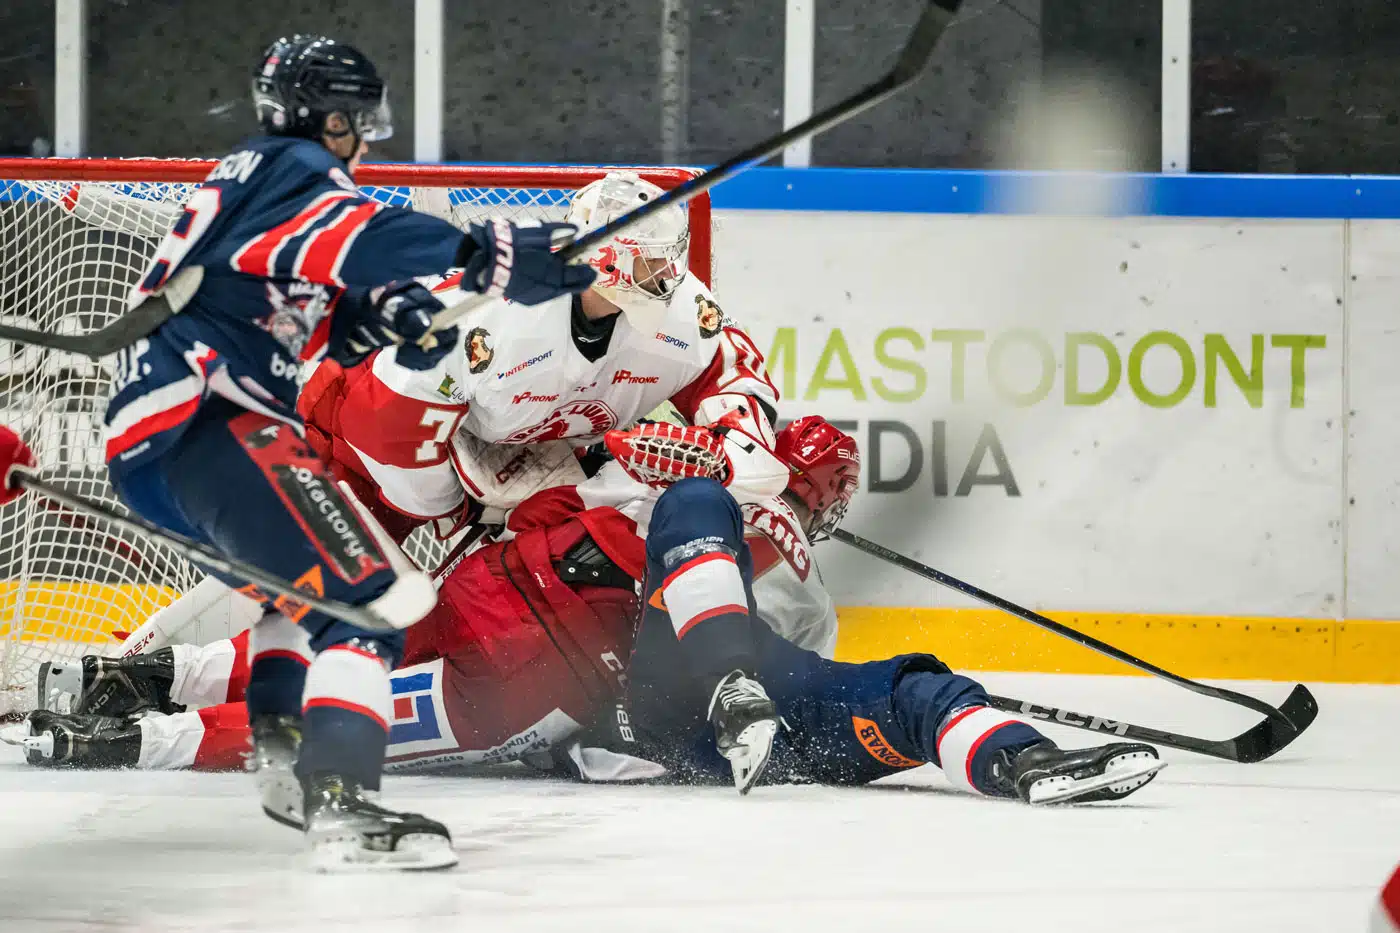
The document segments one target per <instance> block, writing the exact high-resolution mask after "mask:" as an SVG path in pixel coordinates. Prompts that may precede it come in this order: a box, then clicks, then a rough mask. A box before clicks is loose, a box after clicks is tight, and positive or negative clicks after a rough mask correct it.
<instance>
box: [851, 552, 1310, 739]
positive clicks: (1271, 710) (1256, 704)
mask: <svg viewBox="0 0 1400 933" xmlns="http://www.w3.org/2000/svg"><path fill="white" fill-rule="evenodd" d="M831 536H832V537H833V538H836V539H837V540H839V541H844V542H845V543H846V544H849V545H851V546H852V547H854V548H856V549H857V550H860V551H864V552H865V553H867V554H870V555H872V556H874V557H878V558H880V559H881V560H883V561H887V562H888V563H891V564H894V565H895V566H896V567H900V568H903V569H904V570H908V571H909V572H910V573H913V574H917V575H918V576H921V577H923V578H924V579H926V580H932V581H933V582H934V583H937V584H938V585H940V586H945V587H947V588H948V589H951V590H956V591H957V592H959V593H962V594H963V595H964V596H970V597H972V598H973V599H975V600H977V601H978V602H980V603H985V604H986V605H988V606H992V607H994V608H996V609H1000V610H1001V611H1002V612H1006V613H1009V614H1010V615H1013V616H1016V617H1017V618H1018V619H1024V620H1025V621H1027V622H1029V623H1031V624H1032V625H1036V626H1039V627H1040V628H1043V629H1045V630H1046V631H1049V632H1054V633H1055V634H1056V635H1059V636H1060V637H1061V638H1068V639H1069V640H1070V641H1072V642H1074V643H1075V644H1079V645H1083V646H1084V647H1085V648H1089V649H1090V650H1092V651H1097V652H1098V653H1099V654H1102V655H1105V656H1107V657H1110V658H1112V659H1113V660H1115V661H1119V662H1121V663H1123V664H1126V665H1128V666H1129V667H1133V668H1136V669H1138V670H1140V671H1143V672H1144V673H1148V674H1151V675H1153V676H1154V677H1160V678H1162V679H1163V680H1166V681H1169V682H1171V683H1174V684H1176V685H1177V686H1178V687H1183V688H1185V689H1187V690H1190V691H1191V692H1192V693H1198V694H1200V695H1201V696H1208V697H1212V698H1213V699H1217V700H1224V701H1225V702H1227V703H1234V704H1236V705H1239V706H1243V707H1245V708H1247V709H1252V710H1254V711H1255V712H1256V713H1261V714H1263V715H1265V716H1268V717H1270V718H1271V719H1275V720H1278V721H1279V722H1281V723H1283V724H1284V725H1286V726H1288V727H1290V728H1296V726H1295V724H1294V723H1293V722H1292V721H1290V720H1289V718H1288V717H1287V716H1286V715H1284V713H1283V712H1281V711H1280V710H1278V709H1277V708H1276V707H1273V706H1270V705H1269V704H1268V703H1265V702H1264V701H1263V700H1258V699H1255V698H1254V697H1252V696H1248V695H1246V694H1243V693H1237V692H1235V691H1234V690H1227V689H1225V688H1224V687H1212V686H1211V685H1209V684H1203V683H1199V682H1198V681H1194V680H1190V679H1188V678H1185V677H1182V676H1180V675H1178V674H1173V673H1172V672H1171V671H1168V670H1164V669H1163V668H1160V667H1158V666H1157V665H1155V664H1152V663H1150V662H1148V661H1144V660H1142V659H1141V658H1139V657H1136V656H1134V655H1131V654H1128V652H1126V651H1123V650H1122V649H1120V648H1115V647H1113V646H1112V645H1110V644H1108V643H1107V642H1102V641H1099V640H1098V639H1097V638H1094V637H1093V636H1092V635H1085V634H1084V633H1083V632H1079V631H1076V630H1074V629H1072V628H1070V627H1069V626H1067V625H1061V624H1060V623H1059V622H1056V621H1055V620H1054V619H1049V618H1046V617H1045V616H1043V615H1041V614H1040V613H1038V612H1032V611H1031V610H1029V609H1026V608H1024V607H1023V606H1018V605H1016V604H1015V603H1013V602H1011V601H1010V600H1009V599H1003V598H1002V597H1000V596H997V595H996V594H995V593H988V592H987V591H986V590H984V589H981V588H979V587H976V586H973V585H972V584H971V583H965V582H964V581H962V580H959V579H958V578H957V577H954V576H950V575H948V574H946V573H944V572H943V571H941V570H937V569H935V568H933V567H930V566H928V565H927V564H922V563H920V562H918V561H916V560H914V559H913V558H910V557H905V556H904V555H903V554H900V553H898V552H897V551H891V550H890V549H889V548H887V547H884V546H882V545H879V544H876V543H875V542H874V541H869V540H867V539H865V538H862V537H860V536H859V535H855V534H851V533H850V532H849V531H846V530H845V529H842V528H837V529H836V530H834V531H833V532H832V533H831Z"/></svg>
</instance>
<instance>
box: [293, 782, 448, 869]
mask: <svg viewBox="0 0 1400 933" xmlns="http://www.w3.org/2000/svg"><path fill="white" fill-rule="evenodd" d="M304 789H305V793H306V799H305V813H306V815H307V816H306V842H307V846H308V847H309V849H310V852H311V867H312V868H314V869H315V870H316V871H320V872H355V871H425V870H428V869H434V868H450V867H452V866H453V865H456V864H457V853H456V852H455V851H453V848H452V836H451V835H450V834H449V833H448V832H447V827H445V826H443V825H442V824H441V823H439V822H437V821H436V820H430V819H428V818H427V817H425V816H420V815H419V814H417V813H397V812H395V811H393V810H387V809H385V808H384V807H381V806H380V805H379V804H378V803H376V802H375V801H374V800H372V799H371V792H369V791H366V790H365V789H364V788H362V787H360V786H359V785H358V784H356V783H355V782H354V781H350V780H347V779H345V778H342V777H340V776H338V775H334V774H313V775H311V776H310V777H309V778H308V779H307V781H306V783H305V785H304Z"/></svg>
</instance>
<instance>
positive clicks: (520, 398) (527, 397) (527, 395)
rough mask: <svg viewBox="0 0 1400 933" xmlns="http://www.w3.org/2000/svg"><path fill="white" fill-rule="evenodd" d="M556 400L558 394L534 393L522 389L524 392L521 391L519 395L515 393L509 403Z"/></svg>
mask: <svg viewBox="0 0 1400 933" xmlns="http://www.w3.org/2000/svg"><path fill="white" fill-rule="evenodd" d="M557 401H559V396H558V395H536V394H535V393H533V392H530V391H529V390H526V391H524V392H521V393H520V394H519V395H517V396H516V397H515V399H514V400H513V401H512V402H511V404H512V405H519V404H520V403H521V402H557Z"/></svg>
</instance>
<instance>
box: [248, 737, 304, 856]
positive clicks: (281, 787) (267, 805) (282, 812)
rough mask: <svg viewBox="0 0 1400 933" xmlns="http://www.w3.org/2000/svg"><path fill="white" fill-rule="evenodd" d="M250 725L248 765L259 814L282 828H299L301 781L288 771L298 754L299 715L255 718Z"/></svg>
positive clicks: (293, 765)
mask: <svg viewBox="0 0 1400 933" xmlns="http://www.w3.org/2000/svg"><path fill="white" fill-rule="evenodd" d="M251 725H252V731H253V758H252V761H251V763H250V766H251V768H252V770H253V772H254V778H255V779H256V781H257V784H258V796H259V797H260V798H261V799H262V808H263V812H264V813H266V814H267V815H268V816H270V817H271V818H272V819H274V820H276V821H277V822H278V823H281V824H282V825H283V826H290V827H291V828H292V829H301V828H302V826H303V820H302V810H301V805H302V792H301V782H299V781H298V780H297V777H296V775H295V774H294V773H293V772H292V769H293V768H295V767H296V763H297V753H298V752H300V751H301V717H300V716H258V717H256V718H255V719H254V720H253V722H252V723H251Z"/></svg>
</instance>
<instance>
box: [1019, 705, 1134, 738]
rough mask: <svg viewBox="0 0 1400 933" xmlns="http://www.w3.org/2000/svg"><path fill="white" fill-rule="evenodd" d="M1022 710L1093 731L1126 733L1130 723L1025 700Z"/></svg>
mask: <svg viewBox="0 0 1400 933" xmlns="http://www.w3.org/2000/svg"><path fill="white" fill-rule="evenodd" d="M1020 712H1021V714H1022V715H1024V716H1030V717H1031V718H1033V719H1045V720H1050V721H1052V722H1062V723H1064V724H1065V725H1067V726H1079V727H1080V728H1082V729H1089V730H1090V731H1091V732H1112V733H1114V734H1115V735H1119V736H1121V735H1124V734H1125V733H1126V732H1127V731H1128V724H1127V723H1125V722H1114V721H1113V720H1111V719H1101V718H1099V717H1098V716H1081V715H1079V714H1077V713H1071V712H1070V711H1069V710H1064V709H1046V708H1045V707H1043V706H1036V705H1035V704H1034V703H1025V702H1023V703H1022V704H1021V707H1020Z"/></svg>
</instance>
